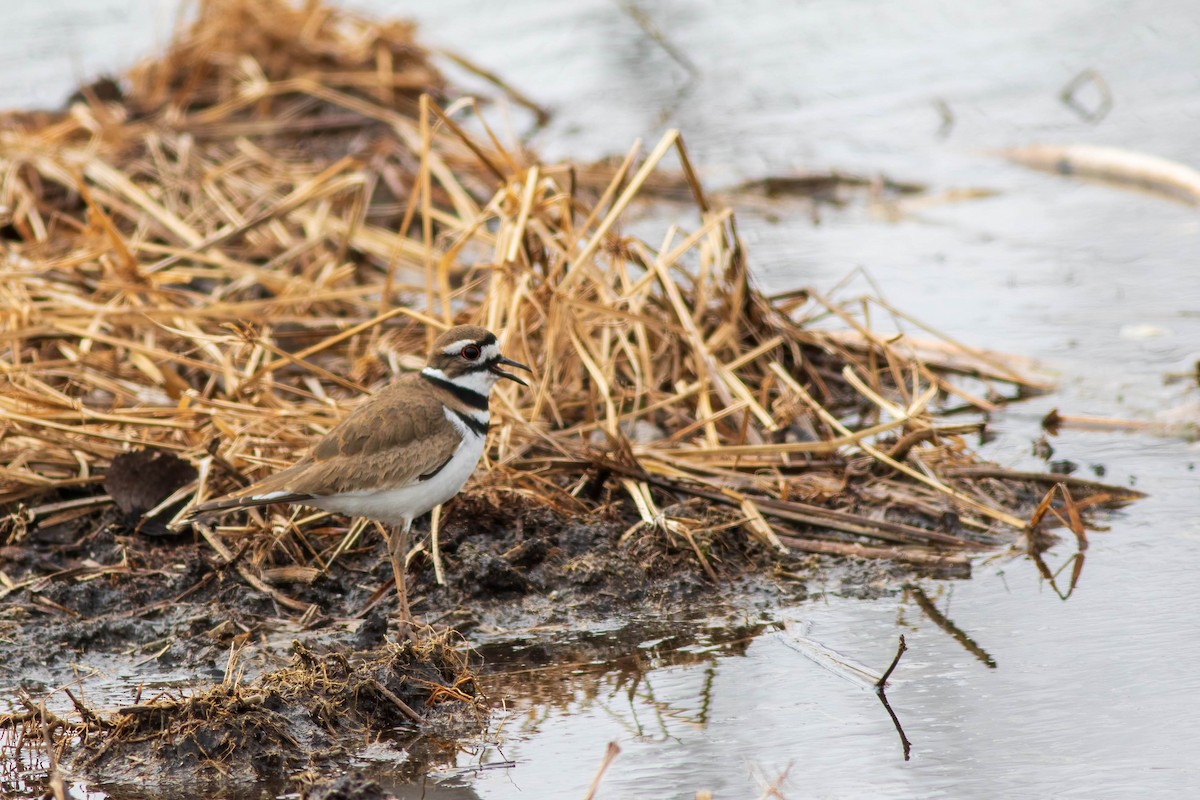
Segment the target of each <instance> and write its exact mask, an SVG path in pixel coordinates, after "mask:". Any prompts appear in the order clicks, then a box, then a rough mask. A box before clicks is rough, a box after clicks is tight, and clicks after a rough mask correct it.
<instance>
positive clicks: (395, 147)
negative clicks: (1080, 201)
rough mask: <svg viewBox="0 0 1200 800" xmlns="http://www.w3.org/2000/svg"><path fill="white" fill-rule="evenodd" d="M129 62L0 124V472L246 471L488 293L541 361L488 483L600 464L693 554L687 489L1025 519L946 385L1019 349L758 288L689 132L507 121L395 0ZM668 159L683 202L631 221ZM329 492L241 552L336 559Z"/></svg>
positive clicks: (888, 520)
mask: <svg viewBox="0 0 1200 800" xmlns="http://www.w3.org/2000/svg"><path fill="white" fill-rule="evenodd" d="M124 87H125V91H124V93H123V95H122V96H121V97H119V98H117V99H115V100H114V99H108V98H105V97H103V96H102V92H101V91H100V87H99V86H97V87H85V88H84V89H82V90H81V95H80V96H81V98H82V99H81V100H79V101H77V102H75V103H74V104H73V105H71V107H70V108H69V110H67V111H65V112H61V113H22V114H11V115H9V116H8V118H7V120H6V124H5V125H4V126H3V129H2V130H0V176H2V178H0V180H2V183H0V240H2V241H3V248H4V254H5V257H4V263H3V267H2V272H0V383H2V384H3V391H2V392H0V437H2V438H0V504H16V503H18V502H26V501H28V500H29V499H30V498H37V497H40V496H43V495H48V494H49V493H51V492H54V491H56V490H69V489H78V488H79V487H85V488H86V487H88V486H90V485H91V484H94V483H95V482H97V481H98V479H99V478H98V476H99V475H100V474H102V473H103V472H104V470H105V468H106V466H107V465H108V464H109V463H110V461H111V460H112V459H113V458H114V457H115V456H116V455H118V454H120V453H122V452H124V451H127V450H129V449H132V448H141V447H149V448H158V449H162V450H167V451H173V452H175V453H177V454H179V455H181V456H182V457H184V458H186V459H189V460H191V461H193V462H195V463H197V464H198V465H199V466H200V468H201V469H200V478H199V480H198V482H197V485H194V486H191V487H187V490H186V492H187V493H188V494H193V493H194V494H197V495H199V496H207V495H211V494H212V493H215V492H219V491H223V490H226V489H229V488H232V486H233V485H234V482H235V481H236V480H238V479H239V478H244V477H247V476H248V477H257V476H260V475H262V474H264V473H266V472H269V471H270V470H273V469H275V468H277V467H280V466H282V465H286V464H288V463H290V462H292V461H293V460H294V459H296V458H298V457H299V456H300V455H301V454H302V452H303V451H304V450H305V448H306V447H307V446H308V445H309V444H310V443H311V442H312V441H313V440H314V439H315V438H316V437H318V436H320V435H321V434H322V433H324V432H325V431H327V430H328V429H329V427H330V426H331V425H333V424H334V423H335V422H336V421H337V420H338V419H339V417H340V416H341V415H342V414H343V413H344V409H345V407H346V406H347V405H349V404H350V403H352V402H353V400H354V398H355V397H356V396H358V395H360V394H361V393H363V392H365V391H368V390H369V389H370V388H371V387H374V386H378V385H380V384H381V383H383V382H386V381H387V380H389V379H390V378H391V377H392V376H394V375H396V374H398V373H400V372H401V371H403V370H407V369H412V368H415V367H418V366H419V365H420V364H421V362H422V360H423V353H424V352H425V351H426V348H427V346H428V344H429V343H430V341H431V340H432V338H433V337H434V336H436V334H437V333H438V332H439V331H440V330H441V329H443V328H445V327H446V326H449V325H451V324H455V323H461V322H474V323H479V324H483V325H486V326H487V327H489V328H491V329H493V330H496V331H500V332H503V339H504V342H503V343H504V348H505V351H506V352H507V353H509V354H510V355H512V356H513V357H514V358H517V359H519V360H521V361H524V362H527V363H531V364H534V365H535V370H536V373H535V374H536V381H535V382H534V384H533V386H532V388H530V389H522V388H520V387H516V386H504V387H500V388H499V389H498V391H497V393H496V394H497V395H498V397H497V398H496V400H495V402H494V403H493V406H494V420H495V421H494V422H493V433H492V434H491V442H490V447H489V450H488V456H487V464H488V467H489V471H487V472H484V473H482V475H481V477H479V478H478V479H477V481H476V483H475V485H474V486H475V489H474V490H476V491H489V492H495V493H502V492H517V493H521V494H524V495H526V496H528V497H531V498H534V499H535V500H536V501H537V502H544V503H550V504H553V505H554V506H556V507H558V508H559V509H560V510H561V511H562V512H563V513H575V512H586V511H589V510H594V509H595V508H597V507H598V506H599V505H600V504H601V503H602V502H604V501H605V498H606V497H608V498H609V501H611V500H612V498H613V497H614V496H615V497H616V499H617V500H619V501H620V502H625V503H631V504H632V505H631V506H629V507H630V508H634V509H636V511H637V514H638V517H639V518H640V519H641V520H642V523H641V525H642V527H643V528H645V529H652V530H657V531H661V532H663V533H664V535H667V536H670V537H673V538H678V539H679V540H681V541H686V542H688V543H690V545H691V547H692V548H693V549H695V551H696V553H697V554H698V557H699V558H700V560H701V561H702V563H705V565H706V566H707V562H705V560H704V558H705V557H704V554H703V550H702V548H699V547H697V546H696V540H695V538H694V535H695V534H697V533H699V532H701V531H703V530H705V529H706V528H705V527H704V526H706V525H711V521H710V522H705V521H704V520H693V519H690V518H684V517H676V516H673V515H671V514H670V513H669V511H670V508H669V506H670V504H672V503H674V502H676V500H678V499H681V498H686V497H699V498H703V499H704V501H705V502H707V503H710V504H712V505H713V506H721V507H728V508H731V509H733V511H734V513H736V514H737V515H739V516H738V519H739V520H740V524H741V527H742V529H744V530H745V531H746V532H748V533H749V534H750V535H752V536H755V537H757V538H759V539H761V540H762V541H764V542H767V543H770V544H772V545H775V546H777V547H787V548H795V549H799V550H804V551H811V552H819V553H834V554H839V553H840V554H849V555H857V556H866V557H886V558H892V559H899V560H903V561H909V562H914V563H918V564H934V565H937V564H946V563H949V564H964V563H965V560H964V556H963V555H962V553H963V552H964V551H970V550H975V549H980V548H983V547H987V546H991V545H993V544H994V543H996V542H998V541H1010V540H1011V535H1009V534H1004V530H1005V529H1019V528H1022V527H1024V523H1023V521H1022V519H1021V518H1019V517H1018V516H1017V515H1016V514H1017V513H1018V511H1019V509H1020V508H1021V507H1022V506H1021V502H1019V501H1029V500H1030V497H1031V496H1032V495H1030V496H1026V495H1025V494H1022V489H1021V487H1023V486H1026V485H1027V483H1026V482H1022V481H1014V480H1009V479H1006V478H1005V476H1004V475H1003V474H997V473H995V472H991V473H988V476H987V477H983V478H980V477H975V476H972V475H971V474H970V473H969V472H964V471H962V470H963V468H964V467H970V466H972V465H976V464H977V463H978V460H977V458H976V457H975V455H974V454H973V453H972V451H971V450H970V449H969V447H968V446H967V444H966V442H965V440H964V438H963V436H964V435H965V434H968V433H970V432H974V431H977V430H978V429H979V425H978V423H972V424H961V423H960V424H948V423H945V422H940V421H938V420H937V419H935V417H934V414H933V409H934V407H935V404H936V403H941V404H942V405H943V407H945V405H946V403H949V402H953V403H957V404H959V405H964V404H965V405H967V406H970V407H974V408H979V409H989V408H993V407H994V405H995V403H997V402H999V401H1002V400H1003V399H1008V398H1011V397H1014V396H1015V395H1016V394H1019V393H1020V392H1021V391H1023V390H1025V389H1029V388H1037V385H1036V384H1035V382H1034V381H1031V380H1030V379H1028V378H1026V377H1023V376H1022V375H1020V374H1018V373H1017V372H1016V371H1015V370H1014V369H1012V368H1010V367H1009V366H1008V365H1007V363H1006V362H1005V361H1004V360H1002V359H1000V358H999V357H996V356H994V355H991V354H988V353H984V352H981V351H978V350H974V349H972V348H969V347H967V346H965V345H962V344H959V343H957V342H955V341H954V340H952V339H950V338H949V337H945V336H940V335H938V334H937V333H936V332H933V331H929V332H928V335H927V336H926V338H925V339H923V340H914V339H912V338H911V337H910V336H896V335H892V334H891V333H881V332H879V331H877V330H876V328H875V326H874V321H875V320H876V319H877V318H878V319H883V320H886V321H888V322H889V323H898V324H901V325H906V326H908V327H909V328H913V329H916V327H917V326H916V323H915V322H914V321H913V320H911V319H910V318H908V317H906V316H905V315H903V314H901V312H899V311H898V310H897V309H894V308H892V307H890V306H889V305H887V304H886V303H885V302H883V301H882V300H880V299H878V298H871V297H861V298H854V299H853V300H851V301H843V302H835V301H834V300H833V299H830V298H827V297H825V296H823V295H821V294H820V293H818V292H816V291H812V290H807V291H802V292H795V293H791V294H789V295H788V296H786V297H782V298H775V299H768V298H767V297H765V296H763V295H762V294H761V293H760V292H759V291H757V290H756V289H755V287H754V285H753V283H752V281H751V279H750V276H749V274H748V271H747V264H746V258H745V253H744V251H743V250H742V247H741V245H740V243H739V240H738V236H737V230H736V227H735V223H734V217H733V213H732V212H731V211H730V210H729V209H728V208H719V207H716V206H714V205H713V204H712V203H710V202H709V199H708V198H707V196H706V195H705V192H704V190H703V188H702V187H701V185H700V183H699V181H698V180H697V178H696V173H695V170H694V168H693V166H692V164H691V162H690V160H689V159H688V155H687V151H686V149H685V147H684V144H683V140H682V138H681V137H680V136H679V134H678V133H677V132H674V131H671V132H668V133H667V134H665V135H664V136H663V137H662V139H661V140H660V141H659V142H658V143H657V144H656V145H655V146H654V147H653V148H652V149H651V150H650V152H649V154H648V155H646V156H645V157H642V156H641V153H642V150H641V148H640V147H639V146H637V145H635V146H634V147H633V148H632V149H631V150H630V151H629V154H628V156H627V157H626V158H625V160H624V161H623V163H621V165H620V166H619V167H618V168H616V169H615V170H610V171H609V177H608V180H607V181H606V182H603V183H600V184H596V183H595V182H594V181H587V182H585V181H579V180H577V179H576V176H577V172H576V167H575V166H574V165H572V164H542V163H540V162H538V161H537V159H536V157H535V156H533V155H530V154H529V153H527V152H526V151H524V150H523V149H521V148H520V147H513V146H505V145H504V144H502V142H501V141H500V139H499V138H498V137H497V136H495V135H493V134H492V132H491V131H490V129H488V128H487V126H486V123H485V122H484V120H483V119H482V116H481V115H479V114H478V108H477V104H476V103H475V101H473V100H471V99H467V98H455V97H454V96H453V94H452V93H451V92H450V89H449V88H448V87H447V84H446V81H445V80H444V79H443V77H442V76H441V74H440V73H439V72H438V70H437V69H436V68H435V67H434V66H433V65H432V63H431V61H430V57H429V55H428V54H427V53H426V51H425V50H423V49H422V48H421V47H420V46H419V45H417V44H416V43H415V41H414V39H413V31H412V28H411V26H410V25H408V24H405V23H379V22H372V21H368V20H365V19H362V18H360V17H357V16H355V15H353V14H351V13H349V12H346V11H341V10H335V9H333V8H330V7H327V6H324V5H322V4H320V3H315V2H308V3H302V4H298V5H293V4H290V3H288V2H286V0H202V2H200V3H199V7H198V13H197V16H196V19H195V21H194V22H193V23H192V24H191V25H190V27H188V28H187V29H186V30H184V31H183V32H182V33H181V34H180V36H179V37H178V39H177V41H176V42H175V43H174V44H173V45H172V46H171V48H170V49H169V51H168V52H167V53H166V54H165V55H164V56H162V57H161V58H158V59H155V60H151V61H148V62H146V63H143V64H140V65H138V66H137V67H135V68H134V69H133V70H132V71H131V72H130V73H129V74H128V75H127V76H125V79H124ZM440 104H448V105H445V106H444V107H443V106H442V105H440ZM671 162H673V164H674V165H675V166H674V169H675V170H677V172H675V173H674V175H675V177H676V178H677V179H678V180H681V181H682V183H683V184H685V185H686V186H687V187H688V188H689V190H690V195H691V198H692V201H693V204H694V214H690V215H689V216H691V217H692V218H693V222H692V223H689V224H690V225H691V227H689V228H686V229H685V228H683V227H679V226H676V225H671V226H669V227H668V228H667V229H666V230H664V231H662V234H661V237H659V238H658V239H657V241H656V242H649V241H646V240H644V239H641V238H638V237H634V236H629V235H625V234H624V233H623V230H624V227H625V226H626V225H627V223H628V222H629V220H630V218H631V214H630V206H631V205H632V204H634V203H635V202H636V201H637V200H638V199H639V192H640V190H641V189H642V187H643V186H644V185H645V184H647V182H648V181H651V180H654V179H655V177H656V176H661V175H662V174H663V173H664V172H665V171H667V170H668V166H667V165H668V164H669V163H671ZM589 174H595V171H594V170H591V171H590V173H589ZM585 183H587V184H588V185H586V186H585V185H584V184H585ZM831 322H832V323H836V324H830V323H831ZM963 375H966V376H970V377H969V379H968V380H962V379H960V378H959V376H963ZM984 395H986V396H984ZM956 469H957V470H959V471H958V472H954V470H956ZM604 486H607V487H610V488H612V489H615V490H616V494H615V495H613V494H611V493H610V494H608V495H606V494H605V492H603V491H599V489H600V488H602V487H604ZM64 496H71V495H70V493H67V494H65V495H64V494H63V493H62V492H59V495H58V497H60V498H61V497H64ZM1076 497H1077V499H1079V498H1080V495H1079V492H1078V489H1076ZM1035 502H1036V497H1034V498H1033V499H1032V502H1029V505H1028V507H1032V504H1033V503H1035ZM664 509H665V510H664ZM25 513H27V510H26V511H20V510H18V511H15V512H13V516H12V517H11V519H14V520H16V519H19V518H20V517H21V515H22V514H25ZM320 516H321V515H315V516H309V517H303V518H301V517H300V515H299V513H297V514H296V515H295V516H293V517H292V518H291V519H290V520H287V519H283V518H276V519H275V521H274V525H272V524H269V522H268V521H264V520H263V519H262V518H261V517H258V516H255V517H253V519H252V520H251V522H250V524H249V525H244V526H241V527H227V528H221V529H218V533H219V534H220V536H222V537H250V538H251V539H252V540H253V541H254V548H253V556H252V560H253V563H255V564H256V565H257V566H258V567H260V568H261V567H264V566H267V565H291V564H297V565H307V564H310V563H314V562H315V563H316V564H318V565H319V566H322V567H323V566H325V565H327V564H328V562H329V561H330V560H331V559H332V558H334V557H336V554H337V553H339V552H341V551H342V549H343V548H344V547H345V546H346V545H347V544H348V543H349V542H350V541H352V539H353V537H354V536H356V535H357V532H358V531H360V530H361V525H359V526H355V527H354V528H352V531H351V535H350V536H347V537H346V538H344V539H343V538H342V537H341V533H340V532H338V534H337V535H333V536H329V535H324V536H323V535H316V536H313V535H307V534H306V533H305V530H309V532H310V533H311V528H312V526H311V524H310V523H311V522H312V521H314V520H316V519H319V518H320ZM950 518H952V519H954V520H956V524H954V525H949V526H948V525H947V524H946V520H947V519H950ZM997 534H999V535H997ZM1006 537H1007V538H1006Z"/></svg>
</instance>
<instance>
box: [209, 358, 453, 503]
mask: <svg viewBox="0 0 1200 800" xmlns="http://www.w3.org/2000/svg"><path fill="white" fill-rule="evenodd" d="M422 380H423V379H422V378H421V377H420V376H419V375H416V374H414V375H407V376H405V377H404V378H401V379H400V380H398V381H396V382H395V383H393V384H392V385H390V386H388V387H386V388H384V389H382V390H380V391H379V392H378V393H376V394H374V395H372V396H371V397H370V398H369V399H367V400H366V401H365V402H363V403H362V404H361V405H359V406H358V407H357V408H355V409H354V410H353V411H352V412H350V414H349V415H348V416H347V417H346V418H345V419H344V420H342V421H341V422H340V423H339V424H338V425H337V426H336V427H335V428H334V429H333V430H331V431H330V432H329V433H327V434H325V436H324V438H322V439H321V441H319V442H318V443H317V445H316V446H315V447H314V448H313V449H312V451H311V452H310V453H309V454H308V455H307V456H305V457H304V458H303V459H302V460H300V461H299V462H297V463H296V464H295V465H294V466H291V467H288V468H287V469H284V470H281V471H279V472H276V473H275V474H274V475H271V476H270V477H268V478H265V479H264V480H262V481H259V482H258V483H256V484H254V485H252V486H249V487H247V488H245V489H242V490H240V491H238V492H235V493H233V494H231V495H227V496H225V497H221V498H218V499H216V500H211V501H209V502H207V503H204V504H202V505H200V506H197V507H196V509H195V510H194V511H193V512H192V514H193V516H195V515H203V514H211V513H213V512H217V511H224V510H227V509H232V508H249V507H251V506H261V505H270V504H273V503H298V502H304V501H305V500H309V499H312V498H313V497H321V496H328V495H334V494H343V493H347V492H359V491H370V490H372V489H387V488H393V487H399V486H406V485H408V484H410V483H415V482H416V481H418V480H421V479H422V477H423V476H431V475H432V474H435V473H436V472H437V471H438V470H439V469H440V468H441V467H443V466H444V465H445V464H446V462H447V461H449V460H450V457H451V456H452V455H453V454H454V451H455V450H456V449H457V448H458V445H459V444H460V442H461V441H462V437H461V436H460V435H459V433H458V431H457V430H456V429H455V428H454V427H453V426H451V425H448V424H447V420H446V412H445V410H444V406H443V405H442V401H441V400H440V399H439V398H437V397H436V396H435V395H433V394H431V393H430V392H428V391H425V389H424V387H423V386H422V385H421V384H420V383H418V382H419V381H422ZM406 387H407V388H406ZM414 389H415V390H416V391H414Z"/></svg>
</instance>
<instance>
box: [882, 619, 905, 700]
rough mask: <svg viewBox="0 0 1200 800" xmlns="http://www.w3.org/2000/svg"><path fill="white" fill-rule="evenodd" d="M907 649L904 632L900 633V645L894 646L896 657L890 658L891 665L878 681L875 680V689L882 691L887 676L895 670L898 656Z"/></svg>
mask: <svg viewBox="0 0 1200 800" xmlns="http://www.w3.org/2000/svg"><path fill="white" fill-rule="evenodd" d="M907 650H908V645H907V644H905V643H904V634H903V633H902V634H900V646H899V647H897V648H896V657H895V658H893V659H892V663H891V665H890V666H889V667H888V668H887V669H886V670H884V672H883V675H882V676H881V677H880V678H879V680H878V681H876V682H875V690H876V691H879V692H882V691H883V688H884V687H885V686H887V681H888V678H890V677H891V676H892V672H893V671H895V669H896V665H897V664H899V663H900V656H902V655H904V653H905V652H906V651H907Z"/></svg>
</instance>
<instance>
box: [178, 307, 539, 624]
mask: <svg viewBox="0 0 1200 800" xmlns="http://www.w3.org/2000/svg"><path fill="white" fill-rule="evenodd" d="M502 366H509V367H516V368H518V369H523V370H525V371H526V372H531V371H532V370H530V369H529V367H527V366H525V365H524V364H521V363H518V362H516V361H513V360H512V359H511V358H505V357H504V356H502V355H501V354H500V348H499V345H497V343H496V336H495V334H493V333H491V332H490V331H488V330H486V329H484V328H480V327H477V326H474V325H460V326H458V327H456V328H451V329H450V330H448V331H446V332H445V333H443V334H442V335H441V336H439V337H438V338H437V341H435V342H434V343H433V350H432V352H431V353H430V354H429V360H428V363H427V365H426V367H425V369H423V370H421V371H420V372H415V373H411V374H409V375H405V376H404V377H402V378H400V379H399V380H397V381H395V382H394V383H392V384H391V385H390V386H388V387H386V388H384V389H381V390H380V391H379V392H377V393H375V394H374V395H372V396H371V397H370V398H369V399H367V400H366V401H365V402H363V403H362V404H361V405H359V406H358V407H357V408H355V409H354V410H353V411H352V412H351V413H350V414H349V415H348V416H347V417H346V418H345V419H344V420H342V421H341V422H340V423H339V424H338V425H337V426H336V427H335V428H334V429H333V430H331V431H329V433H327V434H325V436H324V437H323V438H322V439H321V440H320V441H319V442H317V444H316V446H315V447H314V448H313V449H312V451H311V452H310V453H309V454H308V455H307V456H305V457H304V458H303V459H301V460H300V461H299V462H298V463H296V464H295V465H293V466H291V467H288V468H287V469H284V470H282V471H280V472H277V473H275V474H274V475H271V476H270V477H269V478H266V479H264V480H262V481H259V482H258V483H256V484H253V485H252V486H249V487H247V488H245V489H242V490H240V491H238V492H234V493H233V494H229V495H226V496H224V497H219V498H217V499H215V500H210V501H208V502H206V503H202V504H200V505H198V506H196V507H195V508H194V509H193V510H192V511H191V513H190V515H189V517H190V518H191V519H195V518H197V517H203V516H211V515H213V514H216V513H219V512H224V511H230V510H234V509H239V508H252V507H255V506H265V505H271V504H274V503H302V504H304V505H308V506H313V507H316V508H320V509H324V510H325V511H334V512H337V513H341V514H350V515H353V516H361V517H367V518H369V519H373V520H377V521H379V522H382V523H384V524H385V525H388V526H390V527H391V530H390V533H389V535H388V554H389V556H390V557H391V560H392V570H393V572H394V574H395V577H396V592H397V594H398V595H399V596H400V624H401V631H402V632H403V633H405V634H407V633H411V630H412V628H411V626H412V614H411V612H410V610H409V607H408V593H407V591H406V588H405V581H404V571H405V570H404V566H405V565H404V559H405V556H406V555H407V552H408V539H409V531H410V530H411V528H412V521H413V520H414V519H415V518H417V517H419V516H421V515H422V514H424V513H426V512H427V511H430V510H431V509H433V508H434V506H437V505H440V504H441V503H444V502H446V501H447V500H449V499H450V498H451V497H453V496H454V495H456V494H458V492H459V490H460V489H462V487H463V484H464V483H466V482H467V478H469V477H470V476H471V473H472V472H474V471H475V467H476V465H477V464H478V463H479V459H480V457H481V456H482V455H483V447H484V440H485V439H486V438H487V432H488V424H489V421H490V416H489V414H488V397H489V395H490V393H491V390H492V387H493V386H495V385H496V382H497V381H498V380H500V379H501V378H508V379H509V380H511V381H516V382H517V383H519V384H521V385H522V386H528V384H527V383H525V381H523V380H521V379H520V378H518V377H517V376H516V375H513V374H512V373H509V372H505V371H504V370H502V369H501V367H502Z"/></svg>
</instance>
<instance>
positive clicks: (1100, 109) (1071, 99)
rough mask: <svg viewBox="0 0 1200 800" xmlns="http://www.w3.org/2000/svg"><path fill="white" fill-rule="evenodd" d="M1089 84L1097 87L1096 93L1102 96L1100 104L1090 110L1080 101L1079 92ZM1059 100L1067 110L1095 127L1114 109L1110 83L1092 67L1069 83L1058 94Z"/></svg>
mask: <svg viewBox="0 0 1200 800" xmlns="http://www.w3.org/2000/svg"><path fill="white" fill-rule="evenodd" d="M1088 84H1091V85H1092V86H1095V87H1096V91H1097V92H1098V93H1099V94H1100V102H1099V104H1098V105H1097V106H1096V107H1095V108H1088V107H1087V106H1085V105H1084V104H1083V103H1082V102H1080V100H1079V90H1080V89H1082V88H1083V87H1085V86H1087V85H1088ZM1058 99H1059V100H1061V101H1062V103H1063V105H1065V106H1066V107H1067V108H1069V109H1071V110H1072V111H1074V112H1075V113H1076V114H1078V115H1079V116H1080V117H1081V118H1082V119H1084V120H1085V121H1087V122H1090V123H1092V124H1093V125H1095V124H1096V123H1097V122H1099V121H1100V120H1102V119H1104V118H1105V117H1107V116H1108V112H1109V111H1112V107H1113V97H1112V90H1111V89H1109V88H1108V81H1106V80H1104V78H1103V77H1102V76H1101V75H1100V73H1099V72H1097V71H1096V70H1094V69H1092V68H1091V67H1088V68H1087V69H1085V70H1084V71H1083V72H1081V73H1079V74H1078V75H1076V76H1075V77H1074V78H1071V80H1069V81H1067V83H1066V85H1065V86H1063V88H1062V90H1061V91H1060V92H1059V93H1058Z"/></svg>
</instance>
